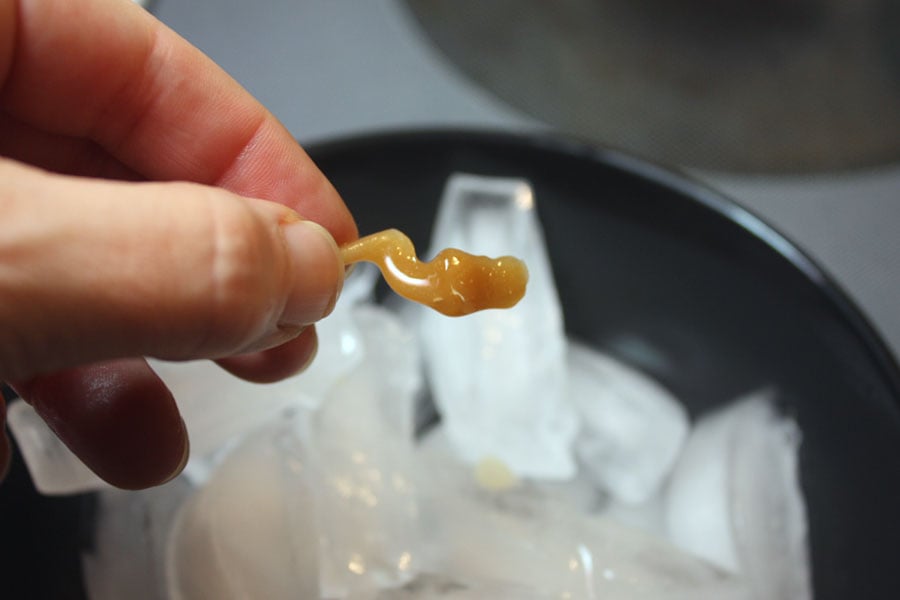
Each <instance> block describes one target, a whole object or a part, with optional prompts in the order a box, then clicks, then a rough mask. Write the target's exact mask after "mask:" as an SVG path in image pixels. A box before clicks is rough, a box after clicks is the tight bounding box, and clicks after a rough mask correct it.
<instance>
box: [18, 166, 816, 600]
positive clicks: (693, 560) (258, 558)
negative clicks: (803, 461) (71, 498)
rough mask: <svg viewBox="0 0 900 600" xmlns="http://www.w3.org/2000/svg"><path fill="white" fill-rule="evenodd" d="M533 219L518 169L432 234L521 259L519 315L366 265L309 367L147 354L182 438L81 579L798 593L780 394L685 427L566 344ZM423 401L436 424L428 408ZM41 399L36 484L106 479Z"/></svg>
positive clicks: (638, 378)
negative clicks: (246, 373) (437, 293)
mask: <svg viewBox="0 0 900 600" xmlns="http://www.w3.org/2000/svg"><path fill="white" fill-rule="evenodd" d="M536 215H537V213H536V211H535V199H534V198H533V196H532V192H531V188H530V187H529V186H528V184H527V183H526V182H523V181H520V180H514V179H496V178H484V177H476V176H470V175H456V176H454V177H453V178H451V180H450V181H449V182H448V185H447V188H446V191H445V195H444V198H443V200H442V205H441V209H440V212H439V215H438V219H437V223H436V227H435V234H434V238H433V240H432V246H433V248H434V249H437V248H442V247H445V246H457V247H460V248H463V249H465V250H467V251H470V252H474V253H483V254H490V255H497V254H513V255H517V256H519V257H521V258H523V259H524V260H525V262H526V263H527V264H528V267H529V272H530V281H529V289H528V293H527V294H526V296H525V298H524V299H523V301H522V302H521V303H520V304H519V305H518V306H516V307H515V308H513V309H510V310H503V311H485V312H483V313H480V314H476V315H473V316H470V317H466V318H463V319H450V318H447V317H443V316H440V315H437V314H434V313H431V312H428V311H427V309H421V310H419V309H417V308H416V309H414V308H412V307H411V306H409V305H406V306H404V307H403V309H402V310H400V311H396V310H393V311H392V310H390V309H388V308H385V307H384V306H382V305H375V304H374V303H373V302H371V293H372V289H373V284H374V281H375V279H376V273H375V272H374V270H373V269H367V268H358V269H357V270H356V272H355V273H354V275H353V276H352V278H351V279H350V280H348V282H347V285H346V286H345V291H344V294H343V296H342V299H341V301H340V302H339V304H338V307H337V308H336V310H335V312H334V314H333V315H332V316H331V317H329V318H328V319H327V320H326V321H325V322H323V323H322V325H321V335H320V340H321V348H320V354H319V357H318V359H317V361H316V363H315V365H314V367H313V368H312V370H311V371H309V372H308V373H306V374H304V375H301V376H299V377H296V378H292V379H290V380H288V381H286V382H282V383H280V384H276V385H273V386H267V387H264V388H261V387H258V386H253V385H250V384H243V383H240V382H238V381H236V380H234V379H231V378H230V377H229V376H226V375H223V374H221V373H219V372H218V371H217V370H216V368H215V367H214V366H212V365H201V364H192V365H170V364H157V365H156V366H157V367H158V369H159V370H160V373H161V375H162V376H163V378H164V379H165V380H166V381H167V382H168V383H169V384H170V385H171V386H172V387H173V391H174V392H175V394H176V397H178V398H179V400H180V401H181V403H182V408H183V410H184V412H185V420H186V423H187V426H188V430H189V432H190V434H191V436H192V442H193V447H194V449H195V452H194V454H193V457H192V459H191V461H190V463H189V467H188V469H187V470H186V473H185V475H184V476H183V477H181V478H179V479H178V480H176V481H175V482H172V483H171V484H169V485H167V486H164V487H163V488H160V489H157V490H153V491H150V492H145V493H142V494H133V493H125V492H120V491H115V490H108V489H106V490H103V491H101V494H100V506H101V509H100V519H99V521H98V526H97V531H96V539H95V548H94V550H93V552H92V553H90V554H87V555H85V557H84V561H85V574H86V579H87V581H88V586H89V594H90V596H91V597H92V598H93V599H94V600H103V599H106V598H121V597H130V598H132V600H141V599H143V598H148V599H149V598H154V599H158V598H172V599H175V600H192V599H195V598H209V597H215V598H221V599H229V598H247V597H251V598H271V599H274V600H277V599H280V598H328V599H349V600H394V599H396V600H400V599H414V598H449V599H459V600H475V599H481V598H484V599H488V598H490V599H507V598H508V599H513V598H515V599H524V600H528V599H535V600H537V599H551V598H553V599H564V598H565V599H573V600H577V599H584V600H594V599H600V598H602V599H604V600H610V599H611V600H618V599H623V600H624V599H629V600H631V599H635V600H637V599H651V598H654V599H655V598H667V599H671V598H676V599H677V598H683V599H688V598H690V599H697V598H700V599H703V598H709V599H716V600H721V599H726V600H727V599H741V600H782V599H783V600H804V599H809V598H811V597H812V593H811V589H810V583H809V559H808V553H807V546H806V544H807V542H806V527H807V525H806V515H805V512H804V504H803V501H802V496H801V492H800V488H799V483H798V476H797V450H798V445H799V443H800V435H799V431H798V429H797V427H796V425H794V424H793V422H792V421H791V420H790V419H788V418H785V417H784V416H781V415H779V414H778V413H777V411H776V410H775V408H774V406H775V405H774V402H773V397H774V394H775V392H774V391H772V390H761V391H759V392H756V393H751V394H749V395H748V396H746V397H744V398H741V399H737V400H735V401H734V402H732V403H731V404H730V405H727V406H725V408H723V409H720V410H719V411H718V412H716V413H713V414H709V415H705V416H701V417H700V418H699V420H698V421H697V422H695V423H693V424H690V423H689V421H688V418H687V415H686V414H685V411H684V409H683V408H682V404H681V402H680V401H679V400H678V399H677V398H675V397H673V395H672V394H671V393H670V392H668V391H667V390H666V389H665V388H664V387H663V386H661V385H660V384H659V383H657V382H655V381H653V380H651V379H649V378H648V377H647V376H646V375H644V374H643V373H641V372H640V371H638V370H636V369H634V368H632V367H631V366H629V365H627V364H624V363H623V362H621V361H619V360H617V359H615V358H614V357H612V356H609V355H606V354H603V353H600V352H598V351H597V350H595V349H593V348H590V347H588V346H586V345H583V344H579V343H577V342H575V341H573V340H569V339H567V338H566V336H565V333H564V329H563V315H562V312H561V308H560V304H559V300H558V298H557V294H556V289H555V285H554V282H553V275H552V272H551V269H550V262H549V260H548V257H547V253H546V250H545V246H544V244H543V239H542V233H541V229H540V224H539V222H538V219H537V216H536ZM423 406H433V407H436V409H437V413H438V414H439V415H440V420H439V422H437V423H432V424H431V425H429V426H427V427H422V426H419V427H416V426H415V423H421V421H420V420H417V418H416V415H417V414H418V413H420V412H421V410H422V407H423ZM32 417H33V415H31V414H29V413H28V409H27V407H24V406H23V407H20V408H14V407H11V408H10V424H11V426H12V428H13V431H14V433H15V435H16V436H17V437H18V439H19V442H20V444H22V445H23V446H24V450H23V452H24V454H25V456H26V459H28V464H29V467H30V468H31V469H32V474H33V475H34V477H35V479H36V480H39V481H41V482H42V483H41V489H44V490H47V491H51V492H52V491H57V492H70V491H74V490H79V489H97V488H98V485H99V484H98V483H97V482H96V480H95V479H92V475H90V474H89V473H87V474H86V473H85V472H84V470H83V469H81V470H79V468H78V463H77V461H74V459H73V458H72V457H70V456H66V452H67V450H66V449H65V448H64V447H60V446H52V444H50V443H49V442H48V441H47V439H45V433H46V432H43V433H42V432H41V430H40V425H41V424H40V422H38V421H35V420H34V419H33V418H32ZM29 440H30V441H29ZM29 453H30V454H29ZM60 465H62V466H60ZM135 540H140V542H136V541H135ZM136 564H137V565H143V566H144V567H147V568H141V569H136V568H135V567H134V565H136Z"/></svg>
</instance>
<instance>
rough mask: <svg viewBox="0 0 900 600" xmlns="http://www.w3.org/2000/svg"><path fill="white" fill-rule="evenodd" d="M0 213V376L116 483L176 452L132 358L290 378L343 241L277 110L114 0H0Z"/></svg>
mask: <svg viewBox="0 0 900 600" xmlns="http://www.w3.org/2000/svg"><path fill="white" fill-rule="evenodd" d="M0 211H2V213H3V223H2V228H0V380H2V381H5V382H8V383H9V384H10V385H11V386H12V387H13V388H14V389H15V390H16V391H17V392H18V393H19V395H21V396H22V397H23V398H24V399H25V400H26V401H28V402H30V403H31V404H32V405H33V406H34V407H35V408H36V410H37V411H38V412H39V413H40V414H41V416H42V417H43V418H44V419H45V420H46V421H47V422H48V424H50V426H51V427H52V428H53V429H54V431H56V433H57V434H58V435H59V436H60V438H61V439H62V440H63V441H64V442H65V443H66V444H67V445H68V446H69V447H70V448H71V449H72V450H73V451H75V452H76V453H77V454H78V455H79V456H80V457H81V458H82V459H83V460H84V461H85V463H86V464H87V465H88V466H89V467H91V468H92V469H93V470H94V471H95V472H97V473H98V474H99V475H100V476H101V477H103V478H104V479H106V480H107V481H109V482H110V483H112V484H114V485H117V486H119V487H125V488H132V489H137V488H143V487H149V486H153V485H157V484H159V483H162V482H165V481H167V480H169V479H171V478H172V477H174V476H175V475H177V473H178V472H179V471H180V470H181V468H182V467H183V465H184V463H185V461H186V459H187V453H188V441H187V437H186V433H185V429H184V425H183V422H182V420H181V418H180V416H179V414H178V409H177V406H176V405H175V402H174V399H173V397H172V394H171V393H170V392H169V391H168V390H167V389H166V387H165V385H164V384H163V383H162V381H161V380H160V379H159V378H158V377H157V376H156V375H155V374H154V373H153V371H152V370H151V369H150V368H149V367H148V366H147V364H146V362H145V361H144V360H143V358H141V357H143V356H155V357H159V358H164V359H173V360H190V359H201V358H212V359H215V360H216V361H217V362H218V363H219V364H220V365H221V366H222V367H223V368H225V369H227V370H228V371H230V372H232V373H234V374H235V375H237V376H239V377H242V378H245V379H248V380H251V381H258V382H270V381H275V380H278V379H282V378H284V377H286V376H288V375H291V374H293V373H295V372H297V371H299V370H300V369H302V368H303V367H304V366H305V365H306V364H308V363H309V361H310V360H311V359H312V357H313V355H314V353H315V348H316V337H315V329H314V327H313V326H312V323H314V322H315V321H316V320H318V319H320V318H321V317H322V316H324V315H325V314H327V313H328V312H329V311H330V310H331V308H332V307H333V304H334V301H335V300H336V297H337V295H338V294H339V292H340V287H341V284H342V281H343V264H342V262H341V260H340V256H339V254H338V250H337V245H336V244H341V243H345V242H347V241H351V240H353V239H356V237H357V231H356V226H355V224H354V222H353V219H352V217H351V216H350V214H349V212H348V211H347V208H346V206H345V205H344V203H343V202H342V200H341V198H340V197H339V195H338V194H337V192H336V191H335V190H334V188H333V187H332V186H331V185H330V183H329V182H328V181H327V180H326V179H325V177H324V176H323V175H322V173H321V172H320V171H319V170H318V169H317V168H316V166H315V165H314V164H313V163H312V162H311V161H310V159H309V158H308V157H307V155H306V154H305V153H304V152H303V150H302V149H301V148H300V147H299V146H298V145H297V143H296V142H295V141H294V139H293V137H292V136H291V135H290V134H289V133H288V132H287V131H286V130H285V129H284V127H283V126H282V125H281V124H279V123H278V121H277V120H276V119H275V117H273V116H272V114H271V113H269V112H268V111H267V110H266V109H265V108H264V107H263V106H261V105H260V104H259V103H258V102H257V101H256V100H254V99H253V98H252V97H251V96H250V95H249V94H248V93H247V92H246V91H245V90H243V89H242V88H241V87H240V86H239V85H238V84H237V83H236V82H235V81H234V80H232V79H231V78H230V77H229V76H228V75H227V74H225V73H224V72H223V71H222V70H221V69H220V68H219V67H217V66H216V65H215V64H214V63H212V61H210V60H209V59H208V58H207V57H206V56H204V55H203V54H202V53H201V52H199V51H198V50H197V49H195V48H193V47H192V46H191V45H190V44H188V43H187V42H186V41H185V40H183V39H181V38H180V37H179V36H178V35H177V34H175V33H174V32H172V31H171V30H169V29H168V28H166V27H165V26H164V25H162V24H161V23H160V22H158V21H157V20H156V19H155V18H153V17H152V16H151V15H150V14H148V13H147V12H146V11H144V10H143V9H141V8H139V7H137V6H135V5H133V4H132V3H131V2H128V1H126V0H79V1H78V2H72V1H71V0H0ZM310 222H314V223H318V224H319V225H321V227H318V226H314V225H310ZM322 228H324V229H322ZM326 230H327V233H325V231H326ZM4 415H5V409H3V408H2V406H0V427H2V418H3V416H4ZM8 459H9V442H8V439H6V437H5V436H3V437H2V440H0V471H2V470H3V469H4V468H5V465H6V464H7V463H8Z"/></svg>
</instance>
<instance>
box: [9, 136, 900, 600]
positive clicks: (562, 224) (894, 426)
mask: <svg viewBox="0 0 900 600" xmlns="http://www.w3.org/2000/svg"><path fill="white" fill-rule="evenodd" d="M309 150H310V154H311V155H312V156H313V158H314V159H315V160H316V162H317V163H318V164H319V166H320V167H321V168H322V170H323V171H324V172H325V173H326V174H327V175H328V177H329V178H330V179H331V180H332V181H333V182H334V184H335V186H336V187H337V189H338V190H339V191H340V192H341V194H342V195H343V196H344V198H345V200H346V201H347V203H348V205H349V206H350V208H351V210H352V211H353V213H354V214H355V215H356V217H357V220H358V223H359V227H360V231H361V232H363V233H369V232H373V231H376V230H380V229H384V228H387V227H399V228H401V229H403V230H404V231H406V232H408V233H409V235H410V237H411V238H413V240H414V241H415V242H416V244H417V246H419V247H420V248H425V247H427V240H428V238H429V235H430V228H431V223H432V218H433V215H434V210H435V207H436V202H437V200H438V199H439V197H440V195H441V192H442V189H443V186H444V183H445V182H446V179H447V177H448V176H449V175H450V174H451V173H454V172H467V173H475V174H483V175H498V176H511V177H521V178H525V179H527V180H528V181H529V182H530V183H531V184H532V186H533V188H534V190H535V197H536V199H537V203H538V211H539V214H540V216H541V220H542V223H543V226H544V231H545V235H546V239H547V243H548V246H549V250H550V258H551V261H552V263H553V268H554V273H555V277H556V282H557V285H558V287H559V293H560V296H561V299H562V302H563V306H564V309H565V319H566V328H567V330H568V332H569V333H570V334H571V335H573V336H575V337H577V338H579V339H581V340H583V341H586V342H588V343H590V344H592V345H594V346H595V347H598V348H601V349H603V350H605V351H607V352H610V353H612V354H614V355H617V356H619V357H620V358H622V359H623V360H625V361H627V362H630V363H632V364H635V365H636V366H638V367H640V368H642V369H644V370H645V371H646V372H648V373H650V374H651V375H652V376H654V377H655V378H657V379H658V380H659V381H661V382H662V383H663V384H664V385H666V386H667V387H668V388H669V389H670V390H671V391H672V392H673V393H674V394H675V395H677V396H678V397H679V398H681V399H682V400H683V401H684V403H685V405H686V406H687V409H688V411H689V412H690V413H691V414H692V415H694V416H695V415H697V414H699V413H701V412H703V411H705V410H708V409H709V408H711V407H714V406H717V405H719V404H723V403H726V402H728V401H730V400H733V399H734V398H736V397H737V396H739V395H741V394H743V393H745V392H748V391H752V390H755V389H758V388H760V387H762V386H774V387H775V388H776V389H777V390H778V391H779V398H780V400H781V402H782V407H783V409H784V410H785V411H786V412H788V413H789V414H791V415H792V416H794V417H795V418H796V420H797V422H798V424H799V426H800V429H801V430H802V432H803V443H802V446H801V450H800V473H801V483H802V487H803V492H804V495H805V499H806V504H807V510H808V517H809V522H810V548H811V554H812V563H813V585H814V589H815V597H816V598H817V599H820V600H826V599H833V600H844V599H846V598H896V597H900V569H898V568H897V556H898V555H897V550H896V549H897V547H898V546H900V518H898V515H897V514H896V511H897V510H898V509H900V370H898V367H897V364H896V361H895V360H894V358H893V357H892V356H891V355H890V353H889V352H888V351H887V349H886V347H885V345H884V344H883V343H882V341H881V340H880V339H879V338H878V336H877V335H876V334H875V332H874V331H873V329H872V327H871V326H870V325H869V324H868V323H867V322H866V321H865V319H864V318H863V317H862V316H861V315H860V313H859V311H858V310H856V309H855V308H854V306H853V305H852V303H851V302H850V301H849V300H848V299H847V297H846V296H845V295H844V294H843V293H842V292H841V291H840V290H839V289H838V288H837V287H836V286H835V285H834V284H833V283H832V282H831V281H829V279H828V278H827V277H826V276H825V275H824V274H823V272H822V271H821V270H820V269H819V268H818V267H817V266H816V265H815V264H813V263H812V262H811V261H810V260H809V259H808V258H806V257H805V256H804V255H803V254H802V253H801V252H800V251H799V250H797V248H796V247H795V246H793V245H792V244H791V243H790V242H788V241H787V240H785V238H783V237H782V236H781V235H779V234H778V233H776V232H775V231H773V230H772V229H771V228H770V227H768V226H767V225H765V224H764V223H762V222H761V221H760V220H759V219H757V218H756V217H754V216H752V215H751V214H749V213H747V212H746V211H745V210H743V209H741V208H740V207H738V206H737V205H736V204H734V203H733V202H731V201H730V200H727V199H726V198H724V197H722V196H721V195H720V194H718V193H716V192H713V191H711V190H710V189H708V188H706V187H704V186H702V185H700V184H697V183H694V182H692V181H690V180H689V179H687V178H685V177H683V176H680V175H676V174H673V173H671V172H669V171H666V170H664V169H661V168H659V167H656V166H653V165H650V164H647V163H645V162H641V161H638V160H635V159H633V158H629V157H627V156H623V155H621V154H618V153H615V152H611V151H608V150H602V149H597V148H595V147H592V146H588V145H584V144H581V143H578V142H573V141H571V140H564V139H556V138H548V137H544V136H524V137H523V136H514V135H508V134H499V133H483V132H460V131H434V132H410V133H401V134H396V133H394V134H384V135H373V136H368V137H362V138H353V139H347V140H340V141H335V142H331V143H325V144H321V145H318V146H315V147H312V148H310V149H309ZM636 350H639V351H636ZM651 359H652V360H651ZM89 509H90V497H89V496H88V497H79V498H68V499H47V498H40V497H39V496H37V495H36V494H35V492H34V490H33V489H32V488H31V486H30V483H29V482H28V479H27V475H26V474H25V473H24V471H23V467H22V465H21V464H20V462H19V461H18V460H17V461H16V463H15V464H14V467H13V470H12V473H11V475H10V479H9V481H8V482H7V483H6V484H4V486H3V487H2V488H0V519H2V523H3V526H2V529H0V531H2V544H3V546H4V550H3V554H4V555H5V556H4V557H3V559H2V562H0V572H2V573H4V574H5V575H6V576H5V577H4V578H3V580H4V585H7V586H8V585H12V586H13V589H14V590H15V589H21V590H22V594H21V597H23V598H24V597H29V598H40V597H52V598H81V597H83V592H82V591H81V584H80V567H79V561H78V552H79V548H80V547H82V546H84V545H85V544H87V545H89V544H90V536H89V535H85V534H83V533H85V532H83V531H82V530H84V529H89V523H90V518H89V516H88V515H86V514H85V513H86V512H89ZM86 533H87V534H89V532H86ZM26 582H27V585H28V586H29V587H25V586H24V584H25V583H26ZM10 597H20V596H17V595H15V594H13V595H12V596H10Z"/></svg>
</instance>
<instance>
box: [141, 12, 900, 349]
mask: <svg viewBox="0 0 900 600" xmlns="http://www.w3.org/2000/svg"><path fill="white" fill-rule="evenodd" d="M151 10H152V12H153V13H154V14H156V16H157V17H159V18H160V19H161V20H162V21H164V22H165V23H166V24H168V25H169V26H170V27H172V28H173V29H175V30H176V31H178V32H179V33H180V34H181V35H182V36H184V37H185V38H187V39H188V40H189V41H190V42H192V43H193V44H194V45H196V46H198V47H199V48H200V49H201V50H203V51H204V52H206V53H207V54H208V55H210V56H211V57H212V58H213V59H214V60H215V61H216V62H218V63H219V64H220V65H222V67H223V68H224V69H225V70H226V71H228V72H229V73H230V74H231V75H232V76H233V77H234V78H235V79H237V80H238V81H239V82H240V83H241V84H242V85H244V86H245V87H246V88H247V89H249V90H250V92H251V93H253V94H254V95H255V96H256V97H257V98H259V99H260V100H261V101H262V102H263V103H264V104H265V105H266V106H268V107H269V109H270V110H272V112H274V113H275V115H276V116H278V117H279V118H280V119H281V120H282V121H283V122H284V123H285V125H286V126H287V128H288V129H289V130H290V131H291V132H292V133H294V135H296V136H297V138H298V139H299V140H300V141H301V143H311V142H315V141H319V140H323V139H327V138H332V137H335V136H347V135H352V134H359V133H365V132H370V131H381V130H385V129H391V128H403V129H409V128H414V127H423V126H442V127H444V126H467V127H489V128H493V129H505V130H513V131H523V130H540V129H543V128H544V126H543V125H542V124H541V123H538V122H536V121H534V120H533V119H531V118H529V117H528V116H526V115H523V114H521V113H520V112H518V111H517V110H515V109H514V108H512V107H510V106H508V105H506V104H504V103H503V102H501V101H499V100H497V99H495V98H494V97H492V96H491V95H490V94H489V93H487V92H485V91H482V90H481V89H479V88H478V87H477V86H476V85H474V84H473V83H471V82H470V81H469V80H468V79H466V78H465V77H464V76H463V75H461V74H460V73H459V72H458V71H457V70H455V69H454V67H453V66H452V65H450V64H449V63H448V62H447V61H446V60H445V59H444V58H443V57H442V56H441V55H440V54H439V53H438V52H437V51H436V50H435V49H434V48H433V46H431V45H430V43H429V42H428V41H427V40H426V39H425V37H424V36H423V34H422V33H421V32H420V31H419V29H418V28H417V27H416V25H415V24H414V22H413V20H412V18H411V17H410V15H409V14H408V13H407V12H406V10H405V8H404V7H403V6H402V4H401V3H400V2H399V1H397V0H357V1H351V0H344V1H341V0H302V1H301V0H260V1H258V2H248V1H246V0H192V1H190V2H184V1H180V0H157V1H156V2H155V3H153V4H152V5H151ZM694 175H696V176H698V177H699V178H701V179H704V180H706V181H707V182H709V183H710V184H711V185H712V186H713V187H716V188H718V189H719V190H720V191H722V192H724V193H726V194H727V195H729V196H731V197H732V198H734V199H735V200H737V201H738V202H740V203H741V204H743V205H744V206H745V207H747V208H749V209H750V210H752V211H753V212H755V213H756V214H758V215H759V216H761V217H763V218H764V219H766V220H767V221H768V222H769V223H770V224H772V225H773V226H775V227H776V228H777V229H779V230H780V231H781V232H782V233H784V234H786V235H787V236H788V237H789V238H791V239H792V240H793V241H794V242H795V243H797V244H798V245H799V246H800V247H801V248H802V249H803V250H805V251H806V252H807V253H808V254H809V255H810V256H812V257H813V258H814V259H815V260H817V261H818V262H819V264H820V265H821V266H823V267H824V269H825V270H826V271H827V272H828V273H829V274H830V275H831V276H832V277H833V278H834V279H835V280H836V281H837V282H838V283H839V284H840V285H841V286H842V287H843V288H844V289H845V290H846V291H847V292H848V294H849V295H850V297H851V298H852V299H853V300H855V301H856V302H857V304H858V305H859V306H860V308H861V309H862V310H863V312H864V313H865V314H866V315H867V316H868V317H869V318H870V320H871V321H872V322H873V324H874V325H875V327H876V329H878V330H879V331H880V333H881V334H882V336H883V337H884V338H885V340H886V341H887V343H888V345H889V346H890V347H891V349H892V350H893V352H894V355H895V356H900V309H898V308H897V306H896V298H897V295H898V294H897V292H898V291H900V235H898V231H900V164H898V165H894V166H891V167H889V168H882V169H878V170H872V171H868V172H855V173H852V174H835V175H819V176H796V177H792V176H781V177H768V176H756V177H748V176H735V175H726V174H717V173H694Z"/></svg>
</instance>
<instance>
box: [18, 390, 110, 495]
mask: <svg viewBox="0 0 900 600" xmlns="http://www.w3.org/2000/svg"><path fill="white" fill-rule="evenodd" d="M6 419H7V421H8V422H9V429H10V431H11V432H12V434H13V436H14V437H15V438H16V442H17V443H18V445H19V451H20V452H21V453H22V458H23V459H24V460H25V466H26V467H28V472H29V473H30V474H31V480H32V482H33V483H34V487H35V488H37V491H39V492H40V493H42V494H46V495H66V494H77V493H80V492H87V491H96V490H102V489H104V488H108V487H109V485H108V484H107V483H106V482H104V481H103V480H102V479H100V478H99V477H97V476H96V475H95V474H94V472H93V471H91V470H90V469H88V468H87V467H86V466H85V465H84V463H82V462H81V459H79V458H78V457H77V456H75V454H74V453H73V452H72V451H71V450H69V448H68V446H66V445H65V444H63V443H62V442H61V441H60V439H59V438H58V437H56V434H55V433H53V431H52V430H51V429H50V427H48V426H47V423H45V422H44V419H42V418H41V416H40V415H38V414H37V412H36V411H35V410H34V409H33V408H32V407H31V405H30V404H28V403H27V402H24V401H22V400H15V401H13V402H10V404H9V406H8V407H7V414H6Z"/></svg>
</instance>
